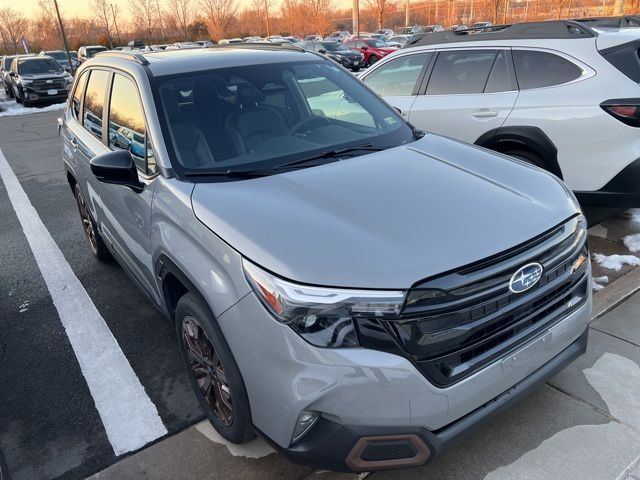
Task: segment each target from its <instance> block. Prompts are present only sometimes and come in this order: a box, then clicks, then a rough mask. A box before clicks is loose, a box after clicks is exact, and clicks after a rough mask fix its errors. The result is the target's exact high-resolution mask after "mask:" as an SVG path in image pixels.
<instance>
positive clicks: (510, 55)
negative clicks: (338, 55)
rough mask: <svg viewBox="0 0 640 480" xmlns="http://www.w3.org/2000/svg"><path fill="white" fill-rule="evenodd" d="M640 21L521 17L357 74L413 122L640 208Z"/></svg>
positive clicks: (437, 39)
mask: <svg viewBox="0 0 640 480" xmlns="http://www.w3.org/2000/svg"><path fill="white" fill-rule="evenodd" d="M639 48H640V29H625V30H615V31H611V30H609V31H606V32H605V31H597V30H594V29H591V28H589V27H588V26H586V25H583V24H581V23H578V22H572V21H552V22H540V23H528V24H527V23H524V24H515V25H507V26H499V27H492V28H482V29H475V30H474V29H471V30H466V31H460V32H452V31H446V32H441V33H434V34H429V35H424V36H422V37H421V38H420V37H419V38H418V39H414V40H413V41H410V42H409V44H408V45H407V47H405V48H404V49H402V50H400V51H398V52H397V53H396V54H394V55H391V56H389V57H387V58H385V59H383V60H382V61H381V62H379V63H378V64H376V65H375V66H374V67H373V68H371V69H370V70H368V71H367V72H365V73H364V74H362V75H361V76H360V78H361V79H362V80H363V81H364V83H365V84H367V85H368V86H369V87H370V88H372V89H373V90H374V91H375V92H376V93H378V94H379V95H380V96H382V97H383V98H384V99H385V100H386V101H388V102H389V103H390V104H392V105H393V106H395V107H396V108H397V109H399V110H400V111H401V113H402V114H403V116H404V117H405V118H406V119H407V120H409V121H410V122H411V123H412V124H413V125H415V126H416V127H418V128H421V129H424V130H427V131H430V132H433V133H437V134H441V135H445V136H449V137H453V138H456V139H459V140H462V141H465V142H468V143H474V144H476V145H480V146H484V147H486V148H489V149H492V150H495V151H498V152H502V153H505V154H507V155H511V156H514V157H518V158H520V159H523V160H526V161H528V162H529V163H533V164H536V165H538V166H540V167H542V168H544V169H546V170H549V171H551V172H553V173H555V174H556V175H558V176H559V177H560V178H562V179H564V181H565V182H566V184H567V185H568V186H569V187H570V188H571V189H572V190H574V191H575V192H576V193H577V194H578V196H579V198H580V199H581V201H582V202H584V203H586V204H606V205H621V206H622V205H624V206H640V86H638V82H640V58H639V56H638V51H639Z"/></svg>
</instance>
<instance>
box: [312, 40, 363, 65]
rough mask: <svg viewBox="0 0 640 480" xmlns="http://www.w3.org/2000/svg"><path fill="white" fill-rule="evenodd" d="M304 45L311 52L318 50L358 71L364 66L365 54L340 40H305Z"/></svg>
mask: <svg viewBox="0 0 640 480" xmlns="http://www.w3.org/2000/svg"><path fill="white" fill-rule="evenodd" d="M302 47H303V48H304V49H305V50H307V51H309V52H318V53H320V54H322V55H325V56H327V57H329V58H330V59H331V60H334V61H336V62H338V63H339V64H340V65H342V66H343V67H345V68H348V69H349V70H353V71H354V72H357V71H358V70H360V69H361V68H364V55H363V54H362V53H360V52H356V51H354V50H351V49H350V48H348V47H346V46H345V45H344V44H343V43H340V42H304V43H303V45H302Z"/></svg>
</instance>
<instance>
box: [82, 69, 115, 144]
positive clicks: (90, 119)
mask: <svg viewBox="0 0 640 480" xmlns="http://www.w3.org/2000/svg"><path fill="white" fill-rule="evenodd" d="M108 83H109V72H107V71H105V70H92V71H91V73H90V75H89V81H88V83H87V88H86V93H85V96H84V112H83V114H82V125H83V126H84V128H86V129H87V130H89V131H90V132H91V133H92V134H93V135H94V136H95V137H96V138H98V139H100V140H102V113H103V112H104V100H105V94H106V93H107V88H108Z"/></svg>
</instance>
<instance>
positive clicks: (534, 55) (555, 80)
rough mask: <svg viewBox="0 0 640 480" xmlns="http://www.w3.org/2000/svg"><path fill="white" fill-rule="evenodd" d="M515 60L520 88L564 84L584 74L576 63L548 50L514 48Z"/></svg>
mask: <svg viewBox="0 0 640 480" xmlns="http://www.w3.org/2000/svg"><path fill="white" fill-rule="evenodd" d="M513 62H514V64H515V67H516V77H517V78H518V85H519V87H520V90H527V89H530V88H541V87H552V86H554V85H562V84H563V83H567V82H570V81H572V80H575V79H576V78H579V77H580V76H581V75H582V69H581V68H580V67H578V66H577V65H576V64H575V63H572V62H570V61H569V60H567V59H566V58H562V57H560V56H558V55H554V54H553V53H548V52H538V51H534V50H514V51H513Z"/></svg>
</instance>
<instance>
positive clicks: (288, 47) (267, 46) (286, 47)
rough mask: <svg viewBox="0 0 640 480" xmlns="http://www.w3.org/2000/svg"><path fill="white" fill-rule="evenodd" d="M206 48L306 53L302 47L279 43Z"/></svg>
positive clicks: (230, 44)
mask: <svg viewBox="0 0 640 480" xmlns="http://www.w3.org/2000/svg"><path fill="white" fill-rule="evenodd" d="M204 48H247V49H274V50H277V49H284V50H295V51H298V52H304V51H306V50H305V49H304V48H302V47H298V46H297V45H294V44H293V43H288V42H285V43H277V42H273V43H272V42H269V43H267V42H264V43H223V44H222V45H220V44H219V43H217V44H215V45H210V46H208V47H204Z"/></svg>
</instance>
